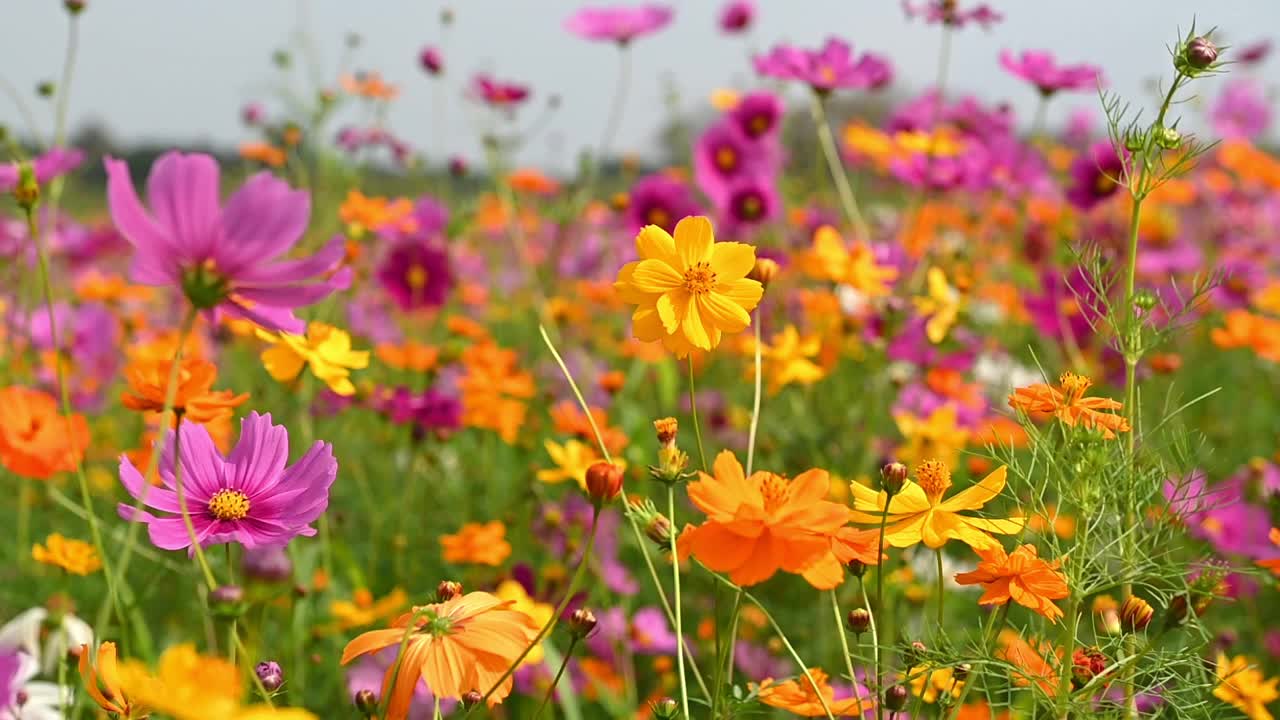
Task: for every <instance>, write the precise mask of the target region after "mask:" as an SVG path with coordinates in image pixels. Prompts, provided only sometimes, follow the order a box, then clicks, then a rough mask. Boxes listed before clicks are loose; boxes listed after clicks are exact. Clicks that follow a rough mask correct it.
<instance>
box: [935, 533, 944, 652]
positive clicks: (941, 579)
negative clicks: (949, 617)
mask: <svg viewBox="0 0 1280 720" xmlns="http://www.w3.org/2000/svg"><path fill="white" fill-rule="evenodd" d="M933 557H934V559H935V560H936V561H937V564H936V567H937V569H938V632H942V624H943V620H945V619H946V612H945V611H946V598H947V583H946V578H945V577H943V575H942V548H938V549H936V550H934V551H933Z"/></svg>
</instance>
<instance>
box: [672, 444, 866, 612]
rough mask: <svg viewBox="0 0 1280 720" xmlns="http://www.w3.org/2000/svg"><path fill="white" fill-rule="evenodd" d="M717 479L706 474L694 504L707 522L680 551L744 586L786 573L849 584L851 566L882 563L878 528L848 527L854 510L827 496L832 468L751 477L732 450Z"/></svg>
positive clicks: (821, 585)
mask: <svg viewBox="0 0 1280 720" xmlns="http://www.w3.org/2000/svg"><path fill="white" fill-rule="evenodd" d="M713 469H714V470H715V475H714V476H712V475H708V474H706V473H702V472H700V473H698V476H699V479H698V480H697V481H695V482H692V483H689V499H690V500H692V501H693V504H694V505H697V506H698V509H700V510H702V511H703V512H704V513H706V514H707V521H706V522H704V523H703V524H701V525H699V526H697V527H692V526H687V527H685V530H684V532H682V533H681V534H680V538H679V542H678V545H677V551H678V553H679V555H680V558H681V559H684V558H687V557H689V556H690V555H692V556H694V557H696V558H697V559H698V560H699V561H700V562H702V564H704V565H706V566H707V567H709V568H711V569H712V570H715V571H717V572H727V573H729V579H730V580H732V581H733V582H734V583H736V584H738V585H754V584H756V583H759V582H763V581H765V580H768V579H769V578H771V577H773V575H774V573H776V572H778V571H779V570H784V571H786V572H789V573H796V574H799V575H803V576H804V578H805V580H807V581H808V582H809V584H811V585H813V586H814V587H816V588H818V589H822V590H825V589H830V588H833V587H836V586H837V585H839V584H840V582H841V581H842V580H843V579H844V569H843V567H842V566H843V564H844V563H846V562H848V561H850V560H852V559H854V558H857V559H859V560H861V561H863V562H865V563H867V564H869V565H874V564H876V563H877V562H878V561H879V557H878V555H877V553H876V552H875V545H876V537H875V531H862V532H859V531H857V530H854V529H852V528H847V527H845V523H847V522H849V514H850V513H849V508H847V507H845V506H844V505H841V504H839V503H834V502H831V501H829V500H827V499H825V498H826V497H827V492H828V490H829V489H830V484H831V479H830V476H829V475H828V474H827V471H826V470H817V469H814V470H809V471H807V472H804V473H801V474H800V475H798V476H796V478H795V479H794V480H788V479H787V478H784V477H782V476H781V475H775V474H773V473H771V472H765V471H759V472H755V473H752V475H751V477H745V476H744V474H743V471H742V465H740V464H739V463H738V460H737V458H735V457H734V456H733V453H732V452H729V451H728V450H726V451H724V452H722V453H720V455H719V456H717V457H716V461H715V466H714V468H713Z"/></svg>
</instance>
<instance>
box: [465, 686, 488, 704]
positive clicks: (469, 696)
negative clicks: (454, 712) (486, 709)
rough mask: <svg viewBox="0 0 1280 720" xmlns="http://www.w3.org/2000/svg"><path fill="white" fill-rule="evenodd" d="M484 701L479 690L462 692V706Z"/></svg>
mask: <svg viewBox="0 0 1280 720" xmlns="http://www.w3.org/2000/svg"><path fill="white" fill-rule="evenodd" d="M481 702H484V695H481V694H480V691H479V690H468V691H467V692H464V693H462V707H475V706H476V705H479V704H480V703H481Z"/></svg>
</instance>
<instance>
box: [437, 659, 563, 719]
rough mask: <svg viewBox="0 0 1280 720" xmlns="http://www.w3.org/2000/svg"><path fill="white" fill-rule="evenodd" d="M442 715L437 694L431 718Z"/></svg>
mask: <svg viewBox="0 0 1280 720" xmlns="http://www.w3.org/2000/svg"><path fill="white" fill-rule="evenodd" d="M560 669H561V670H563V669H564V668H563V667H561V668H560ZM556 679H557V680H558V679H559V677H557V678H556ZM441 717H443V716H442V715H441V714H440V696H439V695H436V696H435V699H434V701H433V702H432V708H431V718H432V720H440V719H441Z"/></svg>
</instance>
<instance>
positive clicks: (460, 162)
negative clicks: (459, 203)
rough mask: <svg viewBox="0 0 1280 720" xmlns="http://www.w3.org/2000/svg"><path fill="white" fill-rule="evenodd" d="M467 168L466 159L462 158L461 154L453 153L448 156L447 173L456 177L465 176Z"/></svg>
mask: <svg viewBox="0 0 1280 720" xmlns="http://www.w3.org/2000/svg"><path fill="white" fill-rule="evenodd" d="M468 169H469V168H468V167H467V161H466V160H465V159H463V158H462V157H461V156H459V155H454V156H453V157H451V158H449V174H450V175H452V176H454V177H456V178H460V177H466V175H467V170H468Z"/></svg>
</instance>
